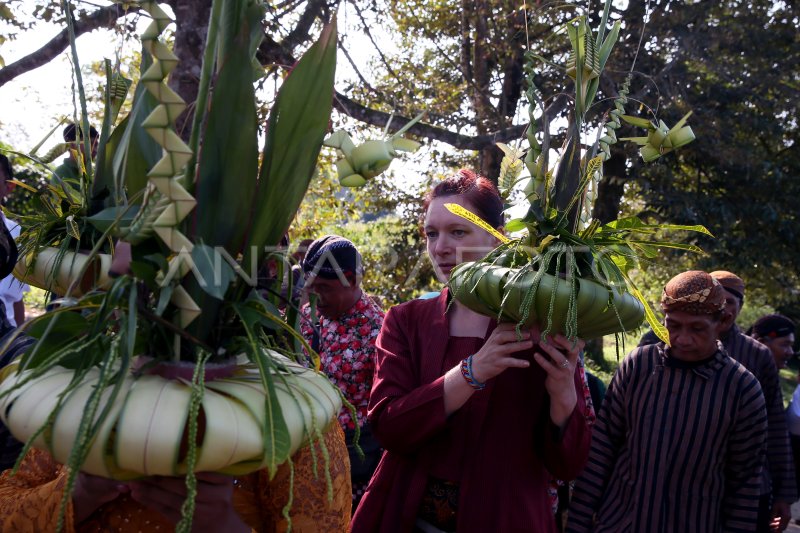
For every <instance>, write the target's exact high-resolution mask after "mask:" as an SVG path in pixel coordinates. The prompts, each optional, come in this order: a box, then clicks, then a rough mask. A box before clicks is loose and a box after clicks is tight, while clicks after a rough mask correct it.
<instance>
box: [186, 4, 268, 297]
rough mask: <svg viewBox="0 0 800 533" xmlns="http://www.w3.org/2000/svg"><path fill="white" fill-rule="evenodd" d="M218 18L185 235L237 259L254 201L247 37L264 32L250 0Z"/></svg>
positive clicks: (253, 126) (252, 102) (254, 137)
mask: <svg viewBox="0 0 800 533" xmlns="http://www.w3.org/2000/svg"><path fill="white" fill-rule="evenodd" d="M221 17H222V20H221V23H220V31H221V32H222V33H221V35H220V37H219V47H220V54H221V55H220V57H219V59H218V62H217V65H218V73H217V81H216V85H215V87H214V92H213V95H212V97H211V102H210V110H209V112H208V119H207V123H206V128H205V132H204V134H203V143H202V148H201V153H200V160H199V161H198V164H197V166H198V170H197V182H196V185H195V190H194V196H195V199H196V200H197V207H196V208H195V210H194V211H193V213H192V215H190V218H191V220H192V222H191V228H190V229H189V231H187V232H186V234H187V236H190V237H193V240H194V241H195V242H197V241H202V242H204V243H206V244H207V245H209V246H224V247H225V248H226V249H227V250H228V251H229V252H230V253H231V255H233V256H236V255H237V254H238V253H239V252H240V251H241V248H242V245H243V243H244V239H245V235H246V234H247V231H248V227H249V222H250V220H249V219H250V213H249V211H248V210H247V208H246V207H245V206H248V205H250V203H251V201H252V199H253V190H255V188H256V180H257V177H258V144H257V142H258V129H257V123H256V100H255V89H254V87H253V81H252V80H253V76H252V73H253V71H252V67H251V58H250V40H251V33H253V32H260V31H262V28H261V24H260V20H261V8H260V7H259V6H258V5H256V4H254V3H251V2H250V1H248V0H230V1H228V2H225V5H224V6H223V9H222V13H221ZM192 297H194V294H192ZM198 305H200V306H201V307H202V303H201V302H198Z"/></svg>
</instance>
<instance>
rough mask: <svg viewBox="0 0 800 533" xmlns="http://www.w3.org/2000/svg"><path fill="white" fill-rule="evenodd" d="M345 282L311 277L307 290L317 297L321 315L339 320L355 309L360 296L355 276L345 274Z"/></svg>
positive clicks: (308, 279)
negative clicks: (351, 309)
mask: <svg viewBox="0 0 800 533" xmlns="http://www.w3.org/2000/svg"><path fill="white" fill-rule="evenodd" d="M343 278H344V279H343V280H342V279H339V278H336V279H325V278H321V277H319V276H309V277H308V278H307V280H306V284H305V289H306V290H308V292H310V293H311V294H315V295H316V296H317V309H318V310H319V313H320V314H321V315H322V316H324V317H326V318H331V319H336V318H339V317H340V316H341V315H342V314H344V313H345V312H346V311H347V310H348V309H350V308H351V307H353V305H354V304H355V303H356V301H357V300H358V298H359V296H360V289H359V286H358V284H357V283H356V278H355V276H354V275H353V274H345V275H344V276H343Z"/></svg>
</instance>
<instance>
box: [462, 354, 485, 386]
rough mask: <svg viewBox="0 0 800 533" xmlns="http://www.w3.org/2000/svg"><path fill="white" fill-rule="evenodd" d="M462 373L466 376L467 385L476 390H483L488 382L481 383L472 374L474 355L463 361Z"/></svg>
mask: <svg viewBox="0 0 800 533" xmlns="http://www.w3.org/2000/svg"><path fill="white" fill-rule="evenodd" d="M461 375H462V376H464V381H466V382H467V385H469V386H470V387H472V388H473V389H475V390H482V389H484V388H485V387H486V383H481V382H480V381H478V380H477V379H475V376H473V375H472V355H470V356H469V357H467V358H466V359H464V360H462V361H461Z"/></svg>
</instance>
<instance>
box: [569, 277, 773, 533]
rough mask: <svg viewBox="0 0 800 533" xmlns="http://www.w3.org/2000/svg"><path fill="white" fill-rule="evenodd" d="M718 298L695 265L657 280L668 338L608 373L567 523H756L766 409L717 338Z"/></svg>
mask: <svg viewBox="0 0 800 533" xmlns="http://www.w3.org/2000/svg"><path fill="white" fill-rule="evenodd" d="M724 305H725V291H724V290H723V288H722V286H721V285H720V284H719V283H718V282H717V281H716V280H715V279H714V278H712V277H711V276H710V275H709V274H707V273H705V272H701V271H689V272H684V273H682V274H680V275H678V276H676V277H675V278H673V279H672V280H670V282H669V283H667V286H666V287H665V288H664V291H663V293H662V297H661V307H662V309H663V310H664V313H665V325H666V327H667V330H668V332H669V338H670V343H671V346H666V345H665V344H664V343H658V344H653V345H649V346H642V347H639V348H637V349H635V350H634V351H633V352H631V353H630V354H629V355H628V356H627V357H626V358H625V360H624V361H623V362H622V364H621V365H620V368H619V370H617V373H616V374H615V375H614V378H613V379H612V381H611V385H610V386H609V388H608V392H607V394H606V397H605V401H604V403H603V407H602V409H601V410H600V413H599V414H598V417H597V423H596V424H595V426H594V433H593V435H592V447H591V451H590V454H589V461H588V463H587V466H586V469H585V470H584V472H583V474H582V475H581V477H580V478H578V481H577V482H576V485H575V493H574V496H573V500H572V505H571V506H570V512H569V523H568V524H567V531H569V532H573V533H578V532H584V531H593V532H595V533H599V532H611V531H613V532H621V531H628V532H632V533H639V532H644V531H647V532H654V533H655V532H663V533H667V532H681V533H715V532H721V531H725V532H726V533H728V532H742V533H745V532H747V533H752V532H753V531H755V530H756V523H757V517H758V502H759V495H760V493H761V491H760V488H761V475H762V468H763V462H764V450H765V445H766V429H767V411H766V407H765V402H764V395H763V394H762V393H761V386H760V385H759V383H758V380H757V379H756V378H755V377H754V376H753V375H752V374H751V373H750V372H748V371H747V370H746V369H745V368H744V366H742V365H741V364H739V363H738V362H736V361H734V360H733V359H732V358H731V357H729V356H728V355H727V354H726V353H725V351H724V349H723V348H722V345H721V343H719V341H718V340H717V338H718V336H719V333H720V331H721V328H722V325H723V322H722V311H723V308H724Z"/></svg>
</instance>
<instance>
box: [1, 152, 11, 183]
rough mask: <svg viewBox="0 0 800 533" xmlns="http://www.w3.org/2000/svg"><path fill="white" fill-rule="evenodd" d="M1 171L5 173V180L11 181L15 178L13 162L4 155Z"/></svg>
mask: <svg viewBox="0 0 800 533" xmlns="http://www.w3.org/2000/svg"><path fill="white" fill-rule="evenodd" d="M0 169H2V171H3V176H5V178H4V179H7V180H10V179H11V178H13V177H14V170H13V169H12V168H11V161H9V160H8V158H7V157H6V156H5V155H3V154H0Z"/></svg>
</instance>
